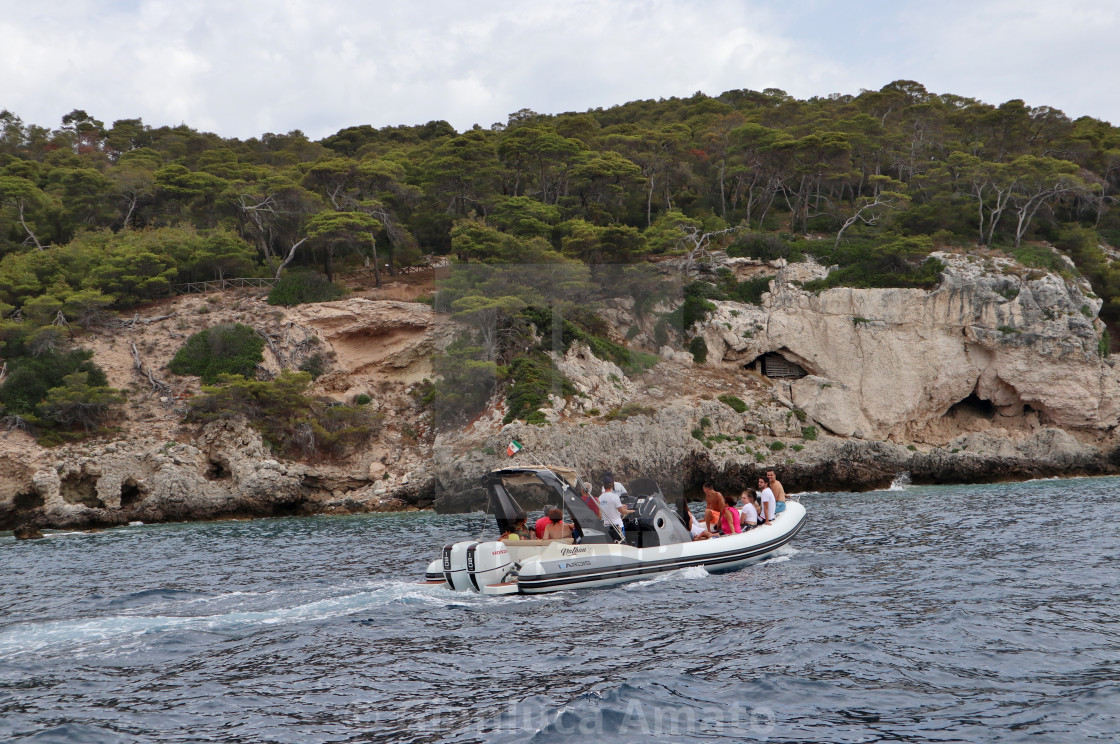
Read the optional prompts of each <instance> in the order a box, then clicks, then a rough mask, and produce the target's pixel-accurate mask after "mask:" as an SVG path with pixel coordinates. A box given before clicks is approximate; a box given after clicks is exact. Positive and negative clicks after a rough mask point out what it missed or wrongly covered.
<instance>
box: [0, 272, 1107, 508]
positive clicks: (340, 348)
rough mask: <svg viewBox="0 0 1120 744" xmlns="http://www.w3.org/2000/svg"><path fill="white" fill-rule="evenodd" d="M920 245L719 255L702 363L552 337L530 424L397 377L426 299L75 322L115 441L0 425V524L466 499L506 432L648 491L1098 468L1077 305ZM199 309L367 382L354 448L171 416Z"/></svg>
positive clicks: (1100, 417) (187, 391) (329, 385)
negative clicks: (63, 442)
mask: <svg viewBox="0 0 1120 744" xmlns="http://www.w3.org/2000/svg"><path fill="white" fill-rule="evenodd" d="M940 257H941V258H942V260H943V261H944V262H945V264H946V266H947V268H946V271H945V273H944V275H943V280H942V283H941V285H940V286H939V287H938V288H937V289H935V290H932V291H924V290H914V289H848V288H838V289H831V290H827V291H823V292H819V293H811V292H806V291H804V290H803V289H801V288H800V285H801V283H803V282H805V281H807V280H809V279H812V278H815V277H819V276H823V275H824V274H825V273H826V270H825V269H824V268H822V267H820V266H816V265H814V264H812V263H803V264H794V265H789V266H784V265H775V266H768V265H766V264H763V263H762V262H749V263H750V265H749V266H746V267H745V266H744V265H743V262H742V261H740V262H735V261H730V262H726V263H727V265H729V266H731V267H732V268H733V269H734V270H735V271H737V272H740V271H743V270H744V269H746V270H747V271H749V272H750V273H753V274H758V273H762V274H765V275H772V277H773V278H772V281H771V284H770V292H769V293H768V294H766V295H764V297H763V300H762V303H761V304H760V305H745V304H739V303H731V302H720V303H716V310H715V312H713V313H712V314H711V315H710V317H709V318H708V319H706V320H705V321H704V322H703V323H701V324H700V325H699V326H698V327H697V328H696V329H695V331H696V332H697V333H699V334H700V335H701V336H702V337H703V338H704V339H705V343H706V345H707V348H708V358H707V361H706V362H705V363H704V364H700V365H697V364H694V363H693V362H692V360H691V357H690V356H689V355H687V354H685V353H683V352H681V351H680V349H679V348H676V349H674V348H671V347H665V348H663V349H661V357H662V360H661V362H660V363H658V364H657V365H656V366H654V367H653V368H652V369H650V370H649V371H647V372H645V373H643V374H641V375H638V376H635V377H629V378H628V377H627V376H626V375H624V374H623V373H622V370H620V369H619V368H618V367H616V366H615V365H614V364H612V363H610V362H607V361H603V360H601V359H598V358H596V357H595V356H594V355H593V354H592V353H591V351H590V350H589V349H588V348H587V347H586V346H583V345H581V344H574V345H572V346H571V348H569V349H568V350H566V351H564V350H557V352H556V353H555V354H554V358H555V361H556V364H557V366H558V367H559V369H560V370H561V371H562V372H563V373H564V375H565V377H566V378H567V379H568V380H570V381H571V383H572V384H573V386H574V388H575V390H576V394H575V395H573V396H569V397H568V398H566V399H553V401H552V406H551V407H550V408H549V409H548V410H546V411H545V413H546V419H547V420H548V422H549V423H548V424H547V425H543V426H531V425H527V424H524V423H522V422H515V423H513V424H508V425H503V424H502V423H501V421H502V417H503V415H504V404H503V402H502V401H500V400H495V401H493V405H492V407H491V409H490V411H489V412H488V413H487V414H485V415H483V416H481V417H480V418H479V419H477V420H476V421H474V422H473V423H472V424H471V425H470V426H468V427H466V428H465V429H463V430H460V431H454V432H444V433H440V434H438V435H437V434H435V433H433V432H432V431H431V430H430V429H429V428H428V424H427V421H428V419H429V417H428V414H427V412H426V410H425V409H424V408H423V407H422V406H421V404H420V403H419V402H418V401H417V400H416V398H415V397H414V396H412V395H410V394H409V393H410V391H411V390H413V389H414V386H415V385H416V383H417V382H419V381H421V380H423V379H424V378H425V377H430V376H431V374H432V367H431V359H432V357H433V355H434V354H436V353H437V352H438V351H439V350H440V349H441V348H443V346H445V345H446V344H447V343H449V341H450V340H451V339H452V338H453V337H454V335H455V334H456V333H457V329H456V327H455V326H454V324H453V323H452V322H451V321H450V320H449V319H448V318H447V317H446V316H440V315H438V314H436V313H434V312H433V311H432V310H431V308H429V307H428V306H427V305H423V304H419V303H412V302H400V301H387V300H375V299H365V298H361V297H357V298H352V299H348V300H344V301H340V302H333V303H323V304H320V305H309V306H301V307H297V308H292V309H289V310H284V309H278V308H273V307H270V306H268V305H266V304H264V302H263V301H262V299H261V298H260V297H258V296H255V295H253V294H251V293H242V294H233V293H231V294H227V295H212V296H209V297H204V298H199V297H189V298H180V299H178V300H176V301H174V302H170V303H167V304H166V305H164V306H161V307H158V308H152V309H151V310H150V311H149V312H148V313H147V314H145V315H139V316H137V317H136V318H134V319H131V320H130V321H124V322H121V323H118V324H117V327H114V328H110V329H105V330H104V331H102V332H100V333H97V334H94V335H92V336H90V337H88V338H86V339H85V342H84V344H83V345H85V346H87V347H88V348H90V349H92V350H93V351H94V354H95V360H96V361H97V363H98V364H100V365H101V366H102V367H103V368H104V369H105V370H106V372H107V374H108V375H109V378H110V384H112V385H114V386H116V387H119V388H122V389H125V390H127V391H128V392H129V401H130V402H129V408H128V411H127V417H126V420H125V421H123V422H122V425H121V431H120V434H119V435H117V436H114V437H111V438H109V439H99V440H91V441H86V442H83V443H81V444H76V445H67V446H63V447H58V448H55V449H49V450H48V449H44V448H41V447H39V446H38V445H37V444H35V442H34V441H33V440H32V439H31V438H30V437H28V436H27V435H26V434H24V433H22V432H19V431H12V432H9V433H7V434H6V435H5V436H4V437H3V438H2V439H0V529H11V528H12V527H14V526H16V525H24V524H26V525H30V526H37V527H46V526H64V525H65V526H93V525H105V524H120V523H125V522H128V521H162V520H179V519H210V518H225V517H244V516H270V515H285V514H309V513H331V512H353V511H368V510H385V509H402V508H414V507H427V506H432V505H435V507H436V508H437V509H440V510H444V511H457V510H464V509H470V508H477V507H479V506H481V505H482V504H483V503H484V498H485V496H484V494H483V493H482V491H481V489H479V487H478V479H479V477H480V476H481V475H482V474H483V473H484V472H486V471H487V470H489V469H492V468H494V467H499V466H501V465H504V464H507V463H509V462H510V461H509V460H507V459H506V458H505V456H504V454H503V452H504V448H505V445H506V444H507V443H508V441H509V440H510V439H514V438H516V439H518V440H519V441H521V442H522V443H523V444H525V445H526V451H525V452H523V453H522V454H521V455H518V457H517V459H516V460H514V462H530V461H532V458H538V459H540V460H543V461H546V462H547V461H554V462H558V463H562V464H566V465H571V466H574V467H576V468H578V469H579V470H580V472H582V473H584V474H585V475H586V476H592V475H594V474H597V473H598V472H600V471H602V470H604V469H611V470H613V471H614V472H615V473H616V475H618V476H619V477H620V478H623V479H627V478H632V477H637V476H639V475H645V476H651V477H655V478H657V479H659V481H661V483H662V486H663V488H664V489H665V490H666V491H667V492H687V491H690V490H692V489H695V488H696V487H697V485H698V484H699V483H700V482H702V481H703V480H706V479H709V478H711V479H715V480H717V481H719V482H720V483H722V484H724V486H725V487H728V488H733V487H737V486H739V485H743V484H746V483H749V482H751V480H752V479H753V478H754V477H755V475H756V474H757V473H758V472H759V471H760V470H761V469H763V468H764V467H767V466H775V467H777V468H778V469H779V471H780V473H781V474H782V479H783V480H784V481H785V482H786V485H787V487H789V488H790V489H791V490H795V491H797V490H830V489H849V488H866V487H882V486H885V485H887V484H888V483H890V482H891V480H892V479H894V478H895V477H896V476H897V475H898V474H899V473H903V472H907V473H909V474H910V477H911V478H912V479H913V480H915V481H918V482H948V481H980V480H992V479H1007V478H1024V477H1035V476H1050V475H1073V474H1100V473H1112V472H1117V471H1118V469H1120V458H1118V457H1117V455H1116V454H1115V453H1116V447H1117V443H1116V437H1115V433H1114V432H1115V427H1116V425H1117V423H1118V420H1120V381H1118V378H1117V374H1116V372H1115V370H1114V368H1113V365H1112V362H1111V360H1110V359H1108V358H1106V357H1102V355H1101V335H1102V331H1103V327H1102V325H1101V323H1100V321H1099V320H1097V319H1096V315H1097V311H1098V310H1099V305H1100V301H1099V300H1098V299H1097V298H1095V297H1094V296H1093V295H1092V293H1091V291H1090V290H1089V288H1088V287H1087V286H1086V285H1084V284H1082V283H1080V282H1077V281H1073V280H1068V279H1066V278H1063V277H1061V276H1057V275H1054V274H1047V273H1043V272H1040V271H1037V270H1028V269H1025V268H1023V267H1021V266H1018V265H1017V264H1015V263H1014V262H1013V261H1011V260H1010V259H1007V258H1004V257H1000V256H998V255H995V254H993V255H991V256H987V257H977V256H962V255H955V254H941V255H940ZM603 315H604V316H605V317H607V318H608V319H609V320H610V321H611V322H612V323H613V324H614V326H615V327H616V328H617V329H618V333H619V337H618V339H616V340H621V336H622V333H623V331H624V329H640V330H641V331H642V332H641V333H639V335H638V337H637V338H636V339H635V340H634V342H635V343H641V342H642V341H643V340H646V341H647V343H648V342H652V334H651V333H650V332H649V331H650V328H651V327H652V326H651V323H650V322H649V318H648V317H647V318H641V317H635V316H634V315H633V311H632V306H631V305H630V304H628V303H626V302H625V301H618V302H614V303H612V304H611V305H610V306H609V307H608V308H606V309H605V311H604V313H603ZM157 319H158V320H157ZM146 320H151V321H153V322H145V321H146ZM218 322H242V323H247V324H250V325H253V326H254V327H256V328H257V329H258V331H259V332H261V333H262V335H264V336H265V337H266V338H267V339H268V344H267V347H266V359H265V363H264V365H263V367H264V369H263V370H262V374H274V373H275V372H277V371H279V370H280V369H283V368H295V367H299V366H301V365H303V364H305V363H306V362H307V361H308V360H309V359H311V358H312V357H316V356H318V358H319V361H320V363H322V364H324V365H325V368H326V371H325V373H324V374H323V375H322V376H321V377H319V378H318V380H317V381H316V387H315V392H317V393H319V394H322V395H327V396H331V397H334V398H336V399H338V400H340V401H349V400H352V399H353V398H354V397H355V396H358V395H368V396H369V397H370V398H371V399H372V402H371V405H372V406H374V407H375V409H376V410H378V411H379V412H380V413H381V414H382V416H381V422H382V423H381V424H380V426H379V429H378V431H377V432H375V436H373V437H372V438H371V441H370V442H369V444H368V445H367V446H365V447H363V448H362V449H361V450H360V451H359V452H357V453H356V454H355V455H354V456H352V457H350V458H349V459H346V460H344V461H339V462H321V461H307V462H294V461H281V460H279V459H277V458H275V457H274V456H273V455H272V454H271V453H270V452H269V450H268V448H267V447H266V446H265V445H264V443H262V441H261V439H260V436H259V435H258V434H257V433H256V432H255V431H254V430H253V429H252V428H251V427H249V426H248V422H244V421H236V420H232V421H222V422H215V423H212V424H210V425H208V426H206V427H201V428H200V427H192V426H186V425H184V424H183V423H182V414H183V412H184V410H185V408H184V401H185V400H186V399H187V398H189V396H190V395H192V394H194V393H196V392H197V391H198V383H197V380H195V379H193V378H179V377H175V376H173V375H171V374H170V373H169V372H167V371H166V370H165V369H164V365H165V364H166V363H167V361H168V360H169V359H170V357H171V356H172V355H173V354H174V352H175V351H176V350H177V349H178V348H179V347H180V346H181V345H182V343H183V341H184V340H185V338H186V337H187V336H188V335H189V334H190V333H193V332H194V331H196V330H201V329H202V328H205V327H208V326H210V325H213V324H215V323H218ZM149 373H151V374H149ZM153 377H154V378H155V381H156V382H158V383H160V384H159V385H156V384H154V383H153V380H152V378H153Z"/></svg>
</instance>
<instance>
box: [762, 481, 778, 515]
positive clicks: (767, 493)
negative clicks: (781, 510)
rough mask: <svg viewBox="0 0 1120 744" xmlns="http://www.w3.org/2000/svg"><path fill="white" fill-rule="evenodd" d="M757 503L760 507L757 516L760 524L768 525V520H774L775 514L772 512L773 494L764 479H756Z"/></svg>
mask: <svg viewBox="0 0 1120 744" xmlns="http://www.w3.org/2000/svg"><path fill="white" fill-rule="evenodd" d="M758 501H759V504H760V505H761V506H762V508H761V509H759V516H761V517H762V520H761V523H765V524H770V520H772V519H773V518H774V515H775V514H776V513H777V512H776V511H775V510H774V492H773V491H771V490H770V485H769V484H768V483H767V482H766V479H765V478H759V479H758Z"/></svg>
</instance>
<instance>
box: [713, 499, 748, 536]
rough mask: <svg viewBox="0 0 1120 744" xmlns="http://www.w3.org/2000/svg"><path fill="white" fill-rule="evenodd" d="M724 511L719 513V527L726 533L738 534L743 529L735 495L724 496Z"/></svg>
mask: <svg viewBox="0 0 1120 744" xmlns="http://www.w3.org/2000/svg"><path fill="white" fill-rule="evenodd" d="M723 504H724V506H723V511H721V512H720V515H719V528H720V530H722V531H723V534H725V535H738V534H739V533H740V532H742V531H743V530H742V529H741V528H740V527H739V510H738V509H736V508H735V497H734V496H731V497H728V496H724V497H723Z"/></svg>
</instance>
